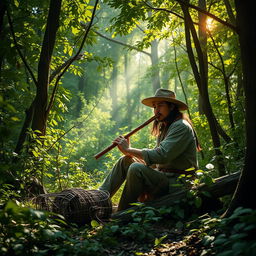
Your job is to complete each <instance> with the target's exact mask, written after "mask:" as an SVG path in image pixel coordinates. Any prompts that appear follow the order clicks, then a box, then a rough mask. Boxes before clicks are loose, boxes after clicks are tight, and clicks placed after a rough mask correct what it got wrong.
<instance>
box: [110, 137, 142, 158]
mask: <svg viewBox="0 0 256 256" xmlns="http://www.w3.org/2000/svg"><path fill="white" fill-rule="evenodd" d="M113 143H115V144H117V146H118V148H119V150H120V151H121V152H122V153H123V154H124V155H126V156H130V157H136V158H139V159H143V156H142V151H141V150H140V149H136V148H131V147H130V140H129V139H125V138H124V137H123V136H119V137H117V138H116V139H115V140H114V141H113Z"/></svg>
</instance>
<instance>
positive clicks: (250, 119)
mask: <svg viewBox="0 0 256 256" xmlns="http://www.w3.org/2000/svg"><path fill="white" fill-rule="evenodd" d="M235 5H236V11H237V28H238V35H239V42H240V49H241V58H242V59H241V61H242V70H243V88H244V92H245V108H246V141H247V142H246V156H245V162H244V168H243V171H242V174H241V177H240V180H239V182H238V186H237V188H236V191H235V193H234V196H233V199H232V201H231V204H230V206H229V209H228V211H227V212H226V215H229V214H231V213H232V212H233V210H234V209H235V208H236V207H238V206H242V207H249V208H253V209H255V208H256V204H255V198H254V195H255V184H254V183H255V178H256V175H255V156H256V115H255V113H256V101H255V96H256V76H255V70H256V64H255V58H256V49H255V42H256V24H255V22H254V12H253V6H254V1H252V0H250V1H247V2H244V1H242V0H235Z"/></svg>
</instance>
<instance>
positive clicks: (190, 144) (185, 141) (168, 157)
mask: <svg viewBox="0 0 256 256" xmlns="http://www.w3.org/2000/svg"><path fill="white" fill-rule="evenodd" d="M142 155H143V159H144V161H145V162H146V164H147V165H148V166H151V165H154V164H156V165H157V168H158V169H163V168H164V169H165V168H166V169H178V170H186V169H188V168H191V167H195V168H198V163H197V154H196V136H195V133H194V130H193V128H192V127H191V125H190V124H189V123H188V122H187V121H186V120H184V119H179V120H177V121H176V122H174V123H172V124H171V125H170V127H169V129H168V131H167V133H166V136H165V138H164V139H163V140H162V141H161V142H160V144H159V145H158V146H157V147H156V148H154V149H143V150H142Z"/></svg>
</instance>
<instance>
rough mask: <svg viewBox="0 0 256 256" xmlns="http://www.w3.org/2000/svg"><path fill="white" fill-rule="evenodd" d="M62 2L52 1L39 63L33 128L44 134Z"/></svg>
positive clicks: (58, 0) (59, 0)
mask: <svg viewBox="0 0 256 256" xmlns="http://www.w3.org/2000/svg"><path fill="white" fill-rule="evenodd" d="M61 2H62V0H51V1H50V8H49V13H48V18H47V24H46V30H45V34H44V39H43V45H42V49H41V54H40V58H39V64H38V83H37V91H36V97H35V111H34V116H33V120H32V129H33V130H34V131H35V130H37V131H40V134H42V135H44V134H45V132H46V123H47V104H48V87H49V73H50V63H51V58H52V53H53V49H54V45H55V40H56V34H57V31H58V28H59V16H60V10H61Z"/></svg>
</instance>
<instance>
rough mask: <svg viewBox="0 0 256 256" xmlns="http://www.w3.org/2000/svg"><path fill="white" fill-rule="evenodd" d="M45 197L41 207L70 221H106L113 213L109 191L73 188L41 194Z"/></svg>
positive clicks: (83, 222)
mask: <svg viewBox="0 0 256 256" xmlns="http://www.w3.org/2000/svg"><path fill="white" fill-rule="evenodd" d="M40 197H43V198H45V199H46V200H44V201H45V202H46V203H44V206H42V205H39V208H44V209H45V210H48V211H52V212H55V213H58V214H61V215H63V216H64V217H65V219H66V220H67V221H68V222H72V223H76V224H78V225H84V224H86V223H89V222H90V221H91V220H92V219H95V220H98V221H104V220H106V219H108V218H109V217H110V215H111V213H112V203H111V200H110V197H109V193H108V192H107V191H102V190H85V189H82V188H72V189H66V190H63V191H62V192H60V193H50V194H45V195H40ZM37 201H40V200H37Z"/></svg>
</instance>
